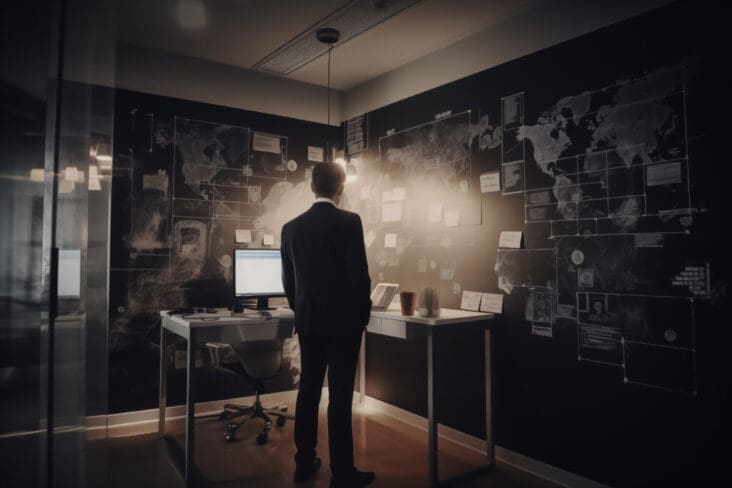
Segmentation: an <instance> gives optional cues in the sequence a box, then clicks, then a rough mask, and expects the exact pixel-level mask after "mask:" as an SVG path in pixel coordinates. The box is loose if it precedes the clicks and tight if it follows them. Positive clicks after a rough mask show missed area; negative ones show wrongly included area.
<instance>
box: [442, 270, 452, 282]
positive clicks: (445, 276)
mask: <svg viewBox="0 0 732 488" xmlns="http://www.w3.org/2000/svg"><path fill="white" fill-rule="evenodd" d="M454 277H455V269H454V268H442V269H440V279H441V280H451V279H453V278H454Z"/></svg>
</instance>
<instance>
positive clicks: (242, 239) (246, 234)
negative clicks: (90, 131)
mask: <svg viewBox="0 0 732 488" xmlns="http://www.w3.org/2000/svg"><path fill="white" fill-rule="evenodd" d="M234 242H236V243H237V244H244V243H247V242H252V231H251V230H250V229H236V230H235V231H234Z"/></svg>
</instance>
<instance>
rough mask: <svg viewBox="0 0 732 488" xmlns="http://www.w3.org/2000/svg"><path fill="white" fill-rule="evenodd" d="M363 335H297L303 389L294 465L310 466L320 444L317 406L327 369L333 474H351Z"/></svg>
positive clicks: (298, 404) (329, 435) (298, 398)
mask: <svg viewBox="0 0 732 488" xmlns="http://www.w3.org/2000/svg"><path fill="white" fill-rule="evenodd" d="M361 336H362V334H361V332H358V333H354V334H347V335H340V336H324V335H307V336H303V335H301V334H298V338H299V341H300V356H301V370H300V388H299V390H298V393H297V407H296V408H297V410H296V411H295V446H296V447H297V453H296V454H295V462H296V463H297V464H298V465H304V466H305V465H308V463H311V462H312V461H313V460H314V459H315V448H316V447H317V443H318V407H319V405H320V393H321V391H322V389H323V379H324V377H325V371H326V368H327V370H328V395H329V399H328V450H329V452H330V468H331V471H332V473H333V474H334V475H335V474H341V473H343V475H348V473H349V472H352V471H353V470H354V469H355V467H354V464H353V428H352V422H351V406H352V403H353V386H354V381H355V377H356V365H357V364H358V354H359V350H360V348H361Z"/></svg>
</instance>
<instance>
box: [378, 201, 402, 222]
mask: <svg viewBox="0 0 732 488" xmlns="http://www.w3.org/2000/svg"><path fill="white" fill-rule="evenodd" d="M401 220H402V202H393V203H385V204H384V205H382V206H381V221H382V222H401Z"/></svg>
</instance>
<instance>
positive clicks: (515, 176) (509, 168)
mask: <svg viewBox="0 0 732 488" xmlns="http://www.w3.org/2000/svg"><path fill="white" fill-rule="evenodd" d="M501 170H502V172H503V191H502V192H501V194H502V195H513V194H516V193H523V191H524V162H523V161H517V162H515V163H509V164H504V165H503V166H502V168H501Z"/></svg>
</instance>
